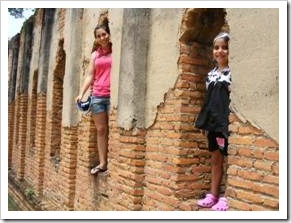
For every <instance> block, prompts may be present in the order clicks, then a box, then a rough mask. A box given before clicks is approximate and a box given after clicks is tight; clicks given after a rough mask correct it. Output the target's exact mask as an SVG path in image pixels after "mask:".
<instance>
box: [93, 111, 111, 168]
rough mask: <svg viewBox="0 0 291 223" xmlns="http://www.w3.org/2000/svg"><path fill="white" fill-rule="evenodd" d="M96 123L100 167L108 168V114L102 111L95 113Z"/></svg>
mask: <svg viewBox="0 0 291 223" xmlns="http://www.w3.org/2000/svg"><path fill="white" fill-rule="evenodd" d="M93 119H94V123H95V126H96V129H97V146H98V154H99V161H100V163H99V167H100V168H102V169H105V168H107V152H108V114H107V112H101V113H98V114H96V115H93Z"/></svg>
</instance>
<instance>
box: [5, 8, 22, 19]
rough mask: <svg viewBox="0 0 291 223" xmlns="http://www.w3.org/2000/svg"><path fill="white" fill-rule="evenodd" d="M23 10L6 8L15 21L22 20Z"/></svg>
mask: <svg viewBox="0 0 291 223" xmlns="http://www.w3.org/2000/svg"><path fill="white" fill-rule="evenodd" d="M23 10H24V9H23V8H8V12H9V14H10V15H11V16H14V17H15V18H16V19H18V18H23Z"/></svg>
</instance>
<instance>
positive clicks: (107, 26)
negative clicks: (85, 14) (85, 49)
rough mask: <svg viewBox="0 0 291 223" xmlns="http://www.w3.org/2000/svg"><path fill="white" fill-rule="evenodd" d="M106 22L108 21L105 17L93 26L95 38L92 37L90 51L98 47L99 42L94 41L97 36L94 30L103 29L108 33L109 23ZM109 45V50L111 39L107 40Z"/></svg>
mask: <svg viewBox="0 0 291 223" xmlns="http://www.w3.org/2000/svg"><path fill="white" fill-rule="evenodd" d="M108 23H109V21H108V18H107V17H105V18H104V19H103V21H102V22H101V23H100V24H98V25H97V26H96V27H95V29H94V32H93V34H94V38H95V39H94V42H93V47H92V53H93V52H94V51H95V50H97V49H98V48H99V47H100V45H99V44H98V43H97V41H96V38H97V33H96V31H97V30H98V29H103V30H105V32H107V33H108V34H109V35H110V29H109V25H108ZM109 47H110V51H111V48H112V43H111V41H110V42H109Z"/></svg>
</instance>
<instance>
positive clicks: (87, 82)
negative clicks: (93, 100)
mask: <svg viewBox="0 0 291 223" xmlns="http://www.w3.org/2000/svg"><path fill="white" fill-rule="evenodd" d="M94 73H95V67H94V56H93V55H92V56H91V60H90V64H89V72H88V75H87V76H86V78H85V81H84V84H83V86H82V88H81V91H80V93H79V95H78V96H77V97H76V99H75V100H76V102H78V101H80V100H82V98H83V96H84V94H85V93H86V91H87V90H88V88H89V87H90V85H91V84H92V82H93V78H94Z"/></svg>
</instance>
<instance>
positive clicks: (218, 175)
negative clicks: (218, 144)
mask: <svg viewBox="0 0 291 223" xmlns="http://www.w3.org/2000/svg"><path fill="white" fill-rule="evenodd" d="M223 160H224V156H223V155H222V154H221V153H220V151H219V150H216V151H214V152H212V157H211V193H212V194H213V195H214V196H216V197H218V195H219V186H220V183H221V179H222V173H223Z"/></svg>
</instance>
